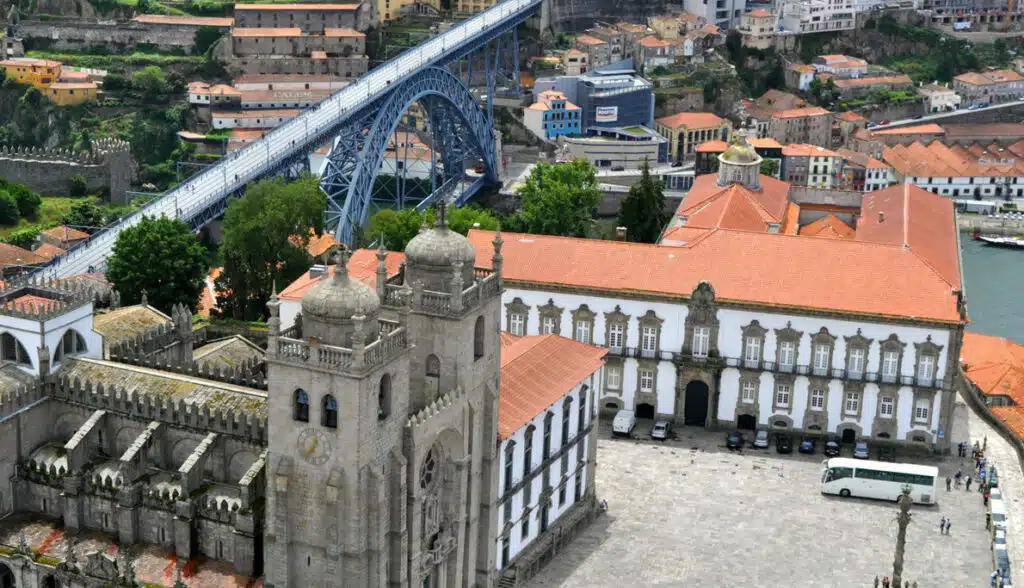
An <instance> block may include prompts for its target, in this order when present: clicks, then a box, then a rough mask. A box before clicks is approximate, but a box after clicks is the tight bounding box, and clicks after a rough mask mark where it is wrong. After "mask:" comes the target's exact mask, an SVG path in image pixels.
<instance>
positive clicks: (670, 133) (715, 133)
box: [654, 112, 732, 161]
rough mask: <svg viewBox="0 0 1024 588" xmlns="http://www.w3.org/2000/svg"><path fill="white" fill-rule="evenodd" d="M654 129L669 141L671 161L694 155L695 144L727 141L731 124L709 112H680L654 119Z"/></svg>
mask: <svg viewBox="0 0 1024 588" xmlns="http://www.w3.org/2000/svg"><path fill="white" fill-rule="evenodd" d="M654 125H655V130H656V131H658V134H660V135H661V136H662V137H665V138H666V139H668V141H669V148H668V155H669V158H670V159H671V160H672V161H683V160H686V159H690V158H692V157H693V156H694V149H696V148H697V145H700V144H701V143H704V142H707V141H727V140H728V139H729V133H730V132H731V131H732V124H731V123H730V122H729V121H727V120H725V119H723V118H720V117H718V116H715V115H714V114H713V113H710V112H680V113H679V114H673V115H672V116H666V117H662V118H659V119H657V120H655V121H654Z"/></svg>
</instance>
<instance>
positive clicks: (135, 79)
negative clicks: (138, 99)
mask: <svg viewBox="0 0 1024 588" xmlns="http://www.w3.org/2000/svg"><path fill="white" fill-rule="evenodd" d="M132 87H133V88H135V89H136V90H138V91H139V92H142V94H143V95H144V96H145V97H146V98H158V97H160V96H163V95H164V94H166V93H167V90H168V89H169V88H170V86H169V85H168V84H167V76H165V75H164V71H163V70H162V69H160V68H159V67H158V66H156V65H149V66H146V67H144V68H142V69H140V70H139V71H137V72H135V73H133V74H132Z"/></svg>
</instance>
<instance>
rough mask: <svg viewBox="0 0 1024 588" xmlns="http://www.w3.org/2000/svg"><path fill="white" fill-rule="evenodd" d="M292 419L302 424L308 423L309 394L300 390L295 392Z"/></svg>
mask: <svg viewBox="0 0 1024 588" xmlns="http://www.w3.org/2000/svg"><path fill="white" fill-rule="evenodd" d="M294 413H295V414H294V415H293V417H292V418H294V419H295V420H297V421H302V422H304V423H308V422H309V394H306V391H305V390H303V389H302V388H299V389H298V390H296V391H295V411H294Z"/></svg>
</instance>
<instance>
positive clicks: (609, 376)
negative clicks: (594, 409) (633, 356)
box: [604, 365, 622, 390]
mask: <svg viewBox="0 0 1024 588" xmlns="http://www.w3.org/2000/svg"><path fill="white" fill-rule="evenodd" d="M604 369H605V372H606V378H605V381H606V385H607V386H608V389H609V390H621V389H622V366H619V365H606V366H605V368H604Z"/></svg>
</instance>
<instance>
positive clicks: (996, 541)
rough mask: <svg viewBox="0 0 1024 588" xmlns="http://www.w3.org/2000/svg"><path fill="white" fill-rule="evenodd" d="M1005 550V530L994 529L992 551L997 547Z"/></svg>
mask: <svg viewBox="0 0 1024 588" xmlns="http://www.w3.org/2000/svg"><path fill="white" fill-rule="evenodd" d="M1000 545H1001V546H1002V547H1003V549H1006V529H996V532H995V533H993V534H992V549H996V548H997V547H999V546H1000Z"/></svg>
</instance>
